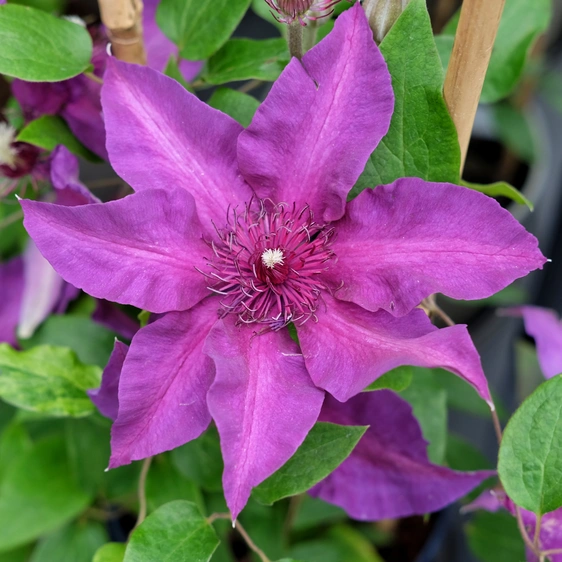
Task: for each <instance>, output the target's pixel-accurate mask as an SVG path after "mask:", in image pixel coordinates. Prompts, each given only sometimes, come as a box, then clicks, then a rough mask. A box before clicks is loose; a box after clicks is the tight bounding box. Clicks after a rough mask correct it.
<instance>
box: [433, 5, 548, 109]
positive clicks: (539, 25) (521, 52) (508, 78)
mask: <svg viewBox="0 0 562 562" xmlns="http://www.w3.org/2000/svg"><path fill="white" fill-rule="evenodd" d="M551 12H552V0H509V1H508V2H506V3H505V8H504V10H503V15H502V18H501V22H500V27H499V29H498V35H497V37H496V41H495V43H494V49H493V51H492V57H491V59H490V66H489V67H488V72H487V74H486V80H485V81H484V88H483V90H482V96H481V98H480V101H481V102H483V103H494V102H496V101H499V100H500V99H503V98H505V97H506V96H508V95H509V94H510V93H511V92H512V91H513V90H514V88H515V86H516V85H517V83H518V82H519V79H520V78H521V75H522V74H523V70H524V68H525V62H526V59H527V54H528V52H529V50H530V47H531V46H532V45H533V43H534V42H535V40H536V39H537V37H538V36H539V35H540V34H541V33H544V32H545V31H546V29H547V28H548V25H549V23H550V18H551ZM458 20H459V13H458V12H457V14H456V15H455V16H454V17H453V18H452V19H451V21H450V22H449V23H448V24H447V26H446V27H445V29H444V30H443V33H444V35H449V36H450V35H454V34H455V31H456V28H457V25H458ZM451 48H452V43H451Z"/></svg>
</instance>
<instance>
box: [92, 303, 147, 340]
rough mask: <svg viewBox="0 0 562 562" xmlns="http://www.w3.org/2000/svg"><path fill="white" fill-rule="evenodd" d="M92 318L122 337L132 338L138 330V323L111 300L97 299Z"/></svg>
mask: <svg viewBox="0 0 562 562" xmlns="http://www.w3.org/2000/svg"><path fill="white" fill-rule="evenodd" d="M92 320H94V322H97V323H98V324H101V325H102V326H105V327H106V328H108V329H109V330H112V331H113V332H115V333H116V334H119V335H120V336H121V337H122V338H125V339H127V340H132V339H133V336H134V335H135V334H136V333H137V332H138V331H139V323H138V321H137V320H133V319H132V318H131V317H130V316H128V315H127V314H125V312H123V311H122V310H121V309H120V308H118V307H117V305H115V304H113V303H112V302H108V301H104V300H100V299H98V300H97V301H96V309H95V310H94V312H93V314H92Z"/></svg>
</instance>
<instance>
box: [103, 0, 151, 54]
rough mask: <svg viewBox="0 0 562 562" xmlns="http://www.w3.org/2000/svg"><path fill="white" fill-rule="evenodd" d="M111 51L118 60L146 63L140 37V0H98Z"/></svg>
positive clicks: (141, 5) (141, 8)
mask: <svg viewBox="0 0 562 562" xmlns="http://www.w3.org/2000/svg"><path fill="white" fill-rule="evenodd" d="M98 2H99V7H100V14H101V19H102V22H103V24H104V25H105V27H106V28H107V33H108V36H109V40H110V41H111V51H112V53H113V55H114V56H115V57H116V58H118V59H119V60H123V61H126V62H134V63H137V64H146V53H145V50H144V43H143V38H142V10H143V3H142V0H98Z"/></svg>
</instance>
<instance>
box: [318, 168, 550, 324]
mask: <svg viewBox="0 0 562 562" xmlns="http://www.w3.org/2000/svg"><path fill="white" fill-rule="evenodd" d="M490 225H493V226H490ZM335 228H336V230H337V237H336V238H335V240H334V243H333V246H332V248H333V250H334V252H335V253H336V255H337V256H338V263H337V267H334V268H332V269H331V270H329V271H328V272H326V274H325V279H326V280H329V281H331V282H332V283H333V285H334V286H340V285H341V283H342V281H343V286H342V288H341V289H340V290H338V292H337V297H338V298H339V299H343V300H347V301H352V302H354V303H356V304H358V305H360V306H362V307H363V308H366V309H368V310H372V311H375V310H377V309H379V308H382V309H384V310H386V311H388V312H392V313H393V314H394V315H396V316H401V315H403V314H407V313H408V312H409V311H410V310H411V309H412V308H413V307H415V306H417V305H418V304H419V303H420V302H421V301H422V300H423V299H424V298H425V297H427V296H429V295H430V294H433V293H444V294H445V295H448V296H450V297H452V298H455V299H479V298H485V297H489V296H490V295H492V294H494V293H495V292H497V291H499V290H500V289H503V288H504V287H506V286H507V285H509V284H510V283H511V282H512V281H514V280H515V279H518V278H519V277H523V276H524V275H526V274H527V273H529V271H532V270H534V269H537V268H542V266H543V264H544V263H545V262H546V259H545V258H544V256H543V255H542V254H541V252H540V251H539V249H538V247H537V239H536V238H535V237H534V236H533V235H531V234H529V233H528V232H527V231H526V230H525V229H524V228H523V227H522V226H521V225H520V224H519V223H518V222H517V221H516V220H515V219H514V218H513V217H512V216H511V215H510V214H509V212H507V211H506V210H505V209H502V208H501V207H500V205H499V204H498V203H497V202H496V201H494V200H493V199H491V198H489V197H487V196H485V195H482V194H481V193H477V192H475V191H472V190H470V189H467V188H464V187H460V186H456V185H451V184H444V183H440V184H438V183H429V182H426V181H423V180H421V179H418V178H405V179H400V180H398V181H396V182H394V183H393V184H391V185H386V186H380V187H377V188H376V189H375V190H374V191H373V190H365V191H364V192H363V193H361V195H359V196H358V197H357V198H356V199H355V200H353V201H351V202H350V203H349V204H348V206H347V210H346V215H345V217H344V218H343V219H342V220H341V221H339V222H338V223H337V224H336V225H335Z"/></svg>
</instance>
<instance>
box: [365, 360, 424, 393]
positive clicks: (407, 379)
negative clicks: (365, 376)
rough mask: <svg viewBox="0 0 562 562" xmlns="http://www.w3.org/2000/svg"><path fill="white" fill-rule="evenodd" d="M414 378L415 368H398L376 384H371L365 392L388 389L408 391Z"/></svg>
mask: <svg viewBox="0 0 562 562" xmlns="http://www.w3.org/2000/svg"><path fill="white" fill-rule="evenodd" d="M413 376H414V368H413V367H410V366H409V365H405V366H403V367H396V369H392V371H389V372H388V373H385V374H384V375H383V376H382V377H379V378H378V379H377V380H376V381H375V382H373V383H371V384H370V385H369V386H368V387H367V388H366V389H365V390H366V391H370V390H381V389H383V388H388V389H390V390H394V391H396V392H402V391H403V390H406V389H407V388H408V387H409V386H410V384H411V382H412V377H413Z"/></svg>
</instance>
